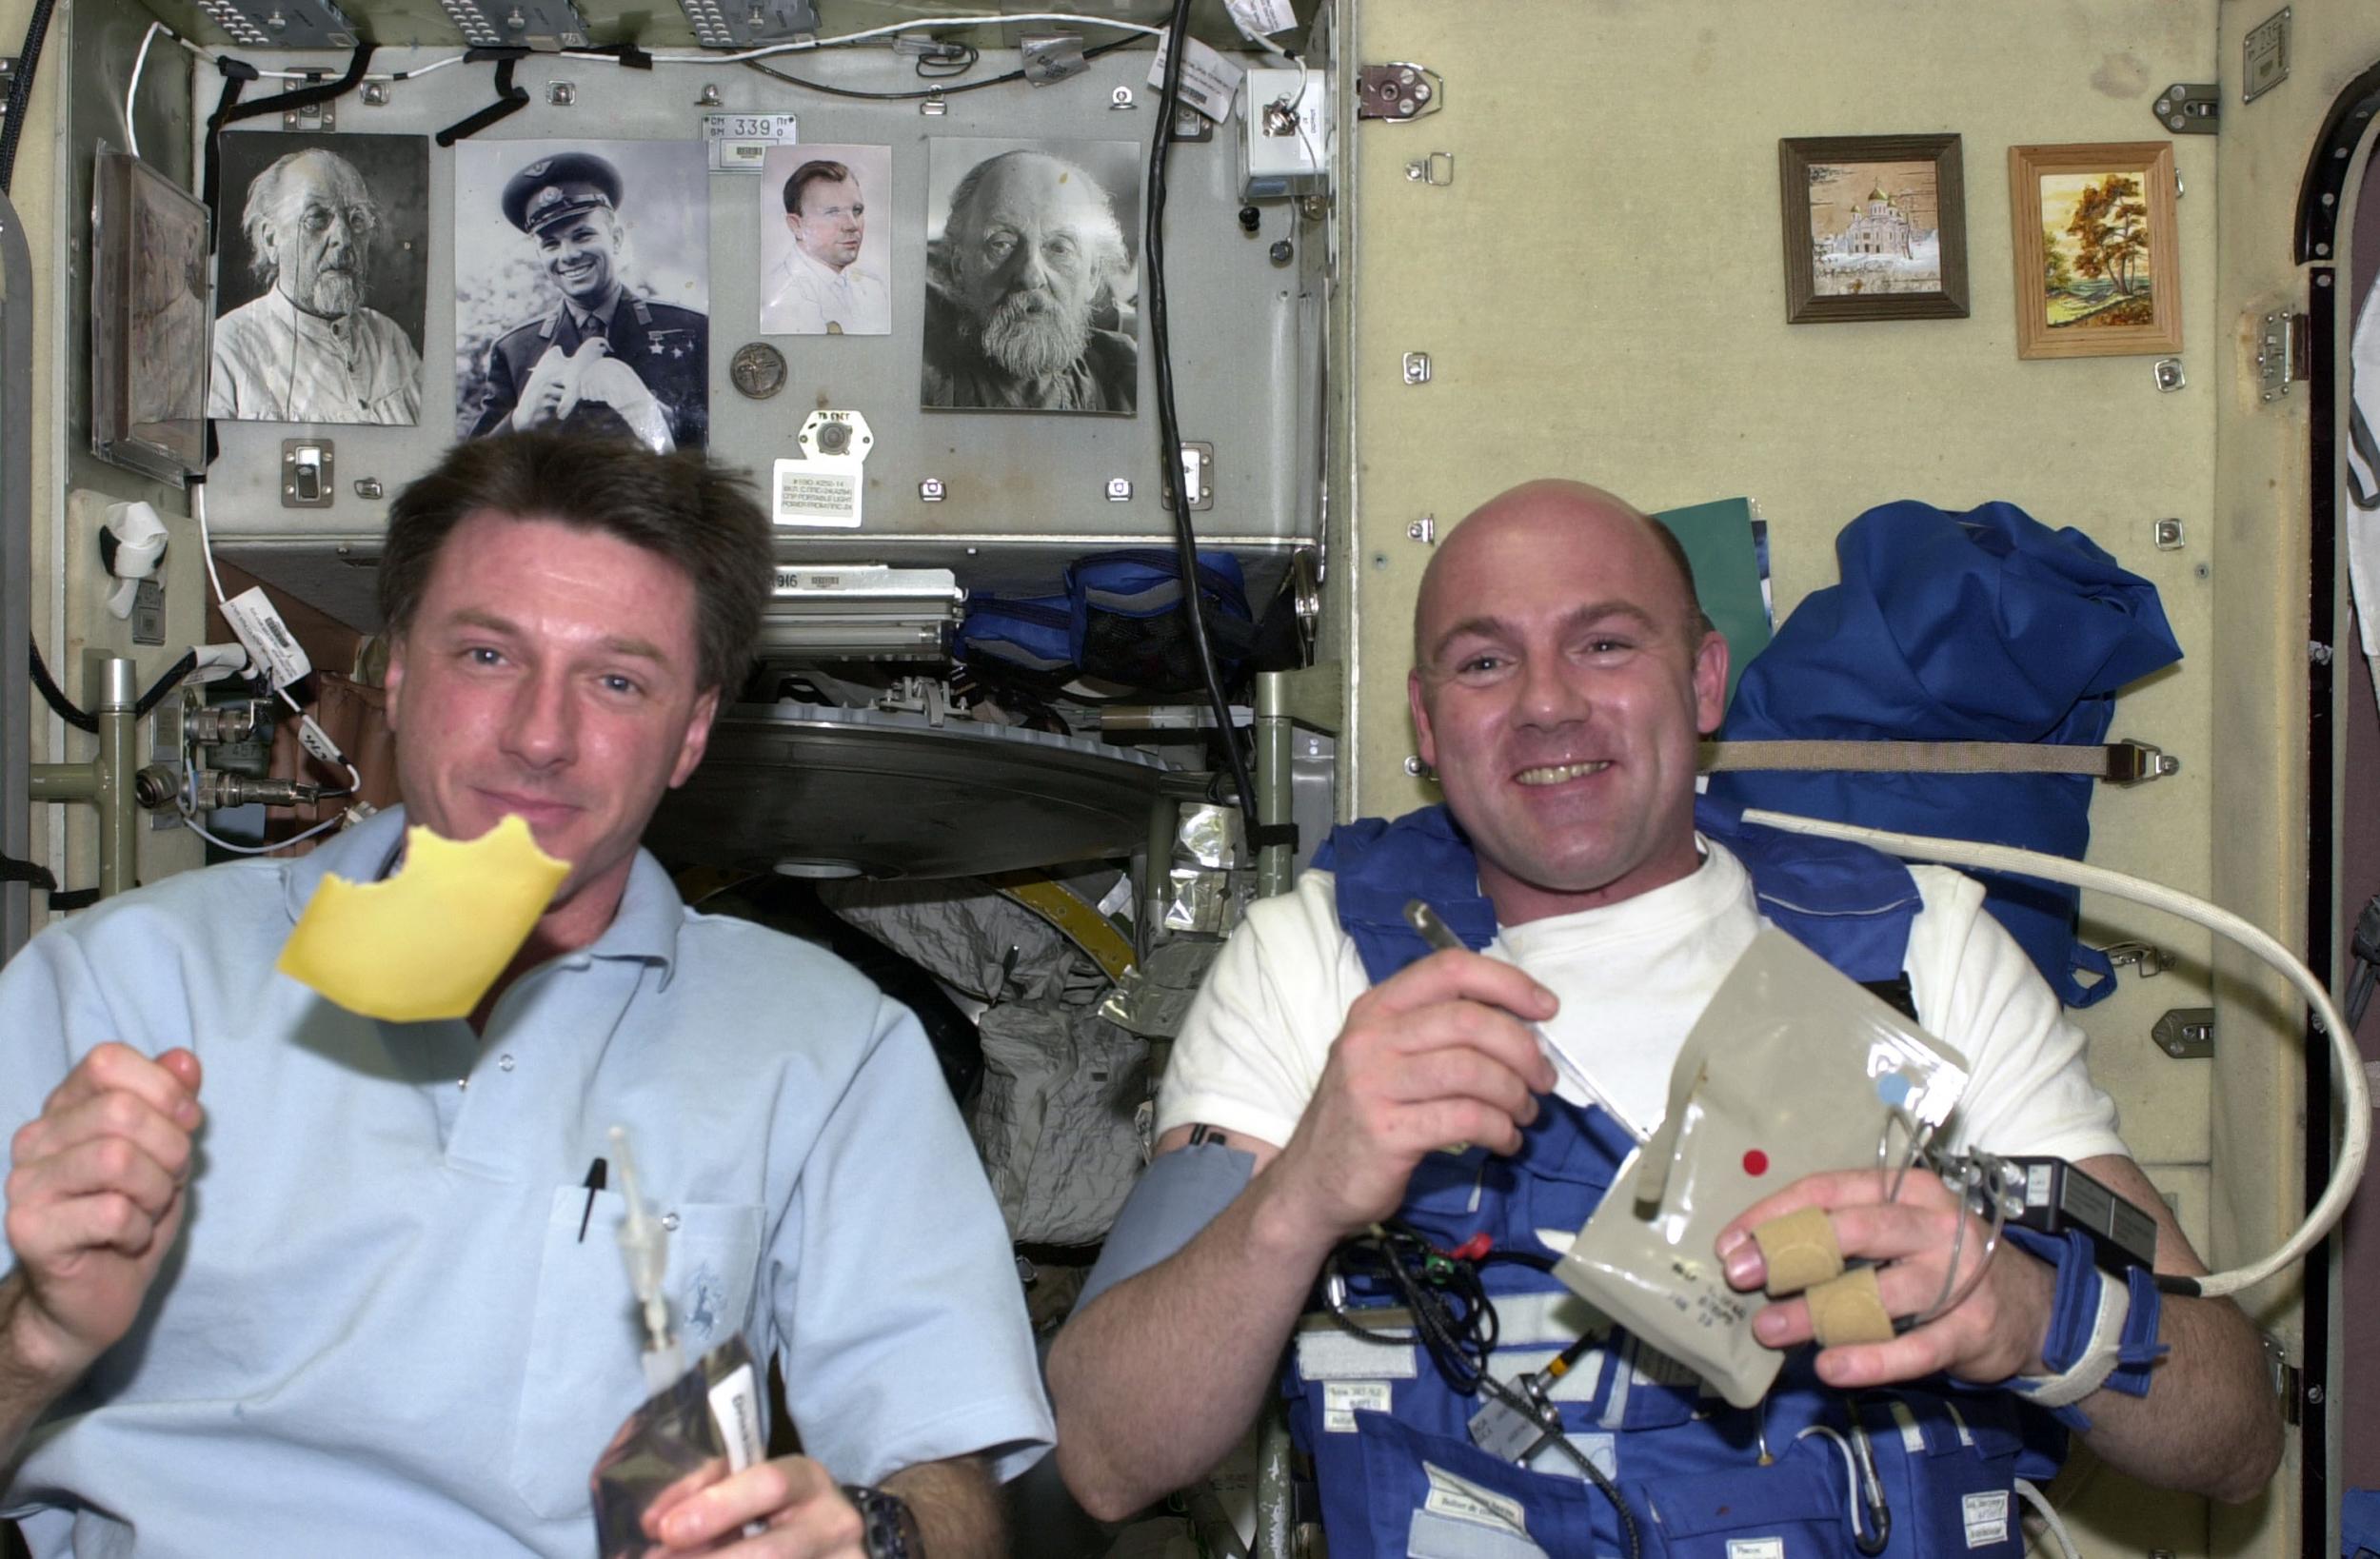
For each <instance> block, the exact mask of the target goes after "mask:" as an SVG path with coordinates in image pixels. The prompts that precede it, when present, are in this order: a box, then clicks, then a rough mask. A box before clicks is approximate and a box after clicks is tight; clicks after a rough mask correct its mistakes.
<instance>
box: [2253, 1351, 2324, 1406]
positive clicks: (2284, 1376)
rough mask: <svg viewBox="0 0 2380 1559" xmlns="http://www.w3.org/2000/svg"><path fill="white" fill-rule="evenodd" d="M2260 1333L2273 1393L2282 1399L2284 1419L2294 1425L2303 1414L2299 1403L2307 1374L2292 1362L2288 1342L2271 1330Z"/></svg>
mask: <svg viewBox="0 0 2380 1559" xmlns="http://www.w3.org/2000/svg"><path fill="white" fill-rule="evenodd" d="M2258 1335H2259V1336H2260V1337H2262V1338H2263V1340H2264V1362H2265V1366H2266V1368H2267V1369H2269V1370H2271V1372H2272V1394H2273V1395H2274V1396H2277V1397H2279V1398H2280V1399H2281V1418H2282V1421H2283V1422H2285V1423H2289V1424H2292V1425H2293V1424H2295V1423H2297V1422H2298V1420H2299V1419H2300V1417H2301V1416H2302V1414H2300V1413H2299V1411H2298V1404H2299V1403H2300V1402H2301V1401H2302V1400H2303V1397H2302V1395H2301V1394H2300V1393H2301V1392H2302V1391H2304V1382H2305V1376H2304V1374H2303V1373H2302V1372H2300V1371H2299V1370H2298V1368H2297V1366H2296V1365H2294V1364H2291V1362H2290V1351H2289V1347H2288V1345H2287V1344H2285V1343H2284V1342H2282V1341H2281V1339H2280V1338H2278V1337H2276V1336H2274V1335H2273V1334H2272V1333H2271V1332H2259V1333H2258ZM2316 1400H2319V1398H2317V1399H2316Z"/></svg>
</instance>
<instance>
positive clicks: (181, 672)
mask: <svg viewBox="0 0 2380 1559" xmlns="http://www.w3.org/2000/svg"><path fill="white" fill-rule="evenodd" d="M197 669H198V651H197V650H195V649H186V650H184V651H183V652H182V659H180V660H179V661H174V662H173V664H171V665H169V666H168V667H166V669H165V674H164V675H163V676H161V677H159V678H158V679H157V680H156V681H153V682H151V683H149V691H148V692H146V693H144V694H142V695H141V696H140V697H139V698H138V699H136V700H134V701H133V703H132V718H133V719H134V720H140V719H143V718H145V717H146V716H147V715H148V714H149V711H150V710H152V709H154V708H156V707H157V704H158V701H160V700H162V699H163V698H164V697H165V696H166V695H167V694H169V693H170V692H172V691H173V690H174V689H175V688H177V687H179V686H181V685H182V679H183V678H185V677H188V675H189V674H190V673H191V672H193V671H196V670H197Z"/></svg>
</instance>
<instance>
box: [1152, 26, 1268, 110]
mask: <svg viewBox="0 0 2380 1559" xmlns="http://www.w3.org/2000/svg"><path fill="white" fill-rule="evenodd" d="M1169 41H1170V40H1168V39H1165V38H1160V39H1158V40H1157V63H1156V64H1155V65H1152V66H1150V67H1149V85H1150V86H1152V87H1156V88H1160V89H1161V88H1162V87H1163V86H1164V85H1165V53H1166V47H1165V46H1166V44H1167V43H1168V42H1169ZM1246 74H1247V72H1246V71H1245V70H1242V69H1240V67H1238V66H1236V65H1234V64H1232V63H1231V61H1229V60H1227V59H1225V58H1223V56H1222V55H1220V54H1218V53H1217V52H1215V50H1213V49H1209V48H1207V46H1206V45H1204V44H1202V43H1200V42H1199V40H1198V39H1196V38H1193V39H1191V40H1190V47H1189V49H1187V50H1185V51H1184V52H1183V54H1182V57H1181V100H1182V101H1183V102H1184V103H1187V104H1189V105H1190V106H1191V107H1192V108H1194V109H1198V110H1199V111H1200V113H1202V114H1204V115H1206V116H1207V117H1208V118H1209V119H1212V120H1214V121H1215V122H1216V123H1217V124H1219V125H1220V124H1222V123H1223V122H1225V121H1226V120H1228V119H1230V118H1231V100H1232V96H1233V94H1234V93H1236V92H1238V91H1239V90H1240V77H1241V76H1243V75H1246Z"/></svg>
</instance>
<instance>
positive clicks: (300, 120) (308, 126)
mask: <svg viewBox="0 0 2380 1559" xmlns="http://www.w3.org/2000/svg"><path fill="white" fill-rule="evenodd" d="M329 79H330V78H329V77H327V76H325V75H322V74H320V73H318V72H314V71H308V72H307V82H306V84H307V86H309V87H311V86H316V85H319V84H320V83H322V82H325V81H327V80H329ZM281 128H283V129H285V130H306V131H308V132H309V133H310V132H312V131H315V130H320V131H321V132H322V133H323V134H325V135H328V134H329V133H331V132H332V131H333V130H335V129H337V128H339V105H338V104H337V103H335V102H324V103H308V104H307V106H306V107H304V108H303V109H283V110H282V114H281Z"/></svg>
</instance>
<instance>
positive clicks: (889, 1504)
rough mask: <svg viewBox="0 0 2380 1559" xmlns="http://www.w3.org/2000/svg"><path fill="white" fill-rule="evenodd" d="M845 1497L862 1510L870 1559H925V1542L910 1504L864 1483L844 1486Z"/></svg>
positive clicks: (863, 1536)
mask: <svg viewBox="0 0 2380 1559" xmlns="http://www.w3.org/2000/svg"><path fill="white" fill-rule="evenodd" d="M843 1498H845V1499H847V1500H849V1501H850V1502H851V1503H852V1504H853V1505H854V1506H856V1507H857V1508H858V1509H859V1512H860V1521H861V1523H862V1526H863V1531H862V1533H861V1538H860V1541H861V1545H862V1547H863V1548H864V1549H866V1550H867V1559H925V1540H924V1539H923V1538H922V1537H920V1536H919V1535H918V1518H917V1517H916V1516H914V1515H912V1514H910V1512H909V1502H908V1501H906V1500H904V1499H902V1497H901V1496H900V1495H899V1494H890V1493H886V1492H885V1491H884V1490H882V1489H872V1488H870V1487H868V1486H867V1485H866V1484H863V1483H846V1484H844V1485H843Z"/></svg>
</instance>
